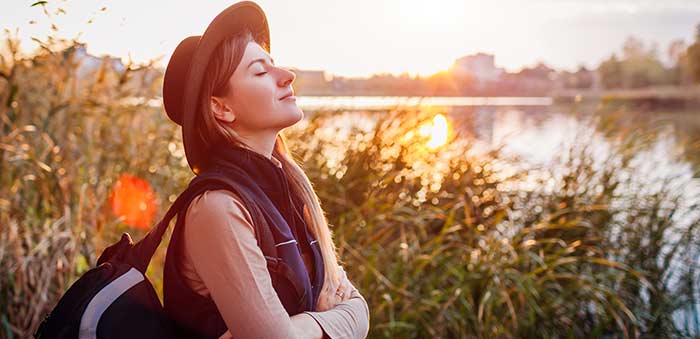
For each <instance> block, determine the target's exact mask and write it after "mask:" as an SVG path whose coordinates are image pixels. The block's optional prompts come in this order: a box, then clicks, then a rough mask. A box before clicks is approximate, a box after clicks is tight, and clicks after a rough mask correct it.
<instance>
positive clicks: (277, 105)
mask: <svg viewBox="0 0 700 339" xmlns="http://www.w3.org/2000/svg"><path fill="white" fill-rule="evenodd" d="M269 45H270V44H269V29H268V24H267V19H266V17H265V14H264V12H263V11H262V9H260V7H259V6H258V5H256V4H255V3H253V2H249V1H243V2H239V3H236V4H234V5H232V6H230V7H229V8H227V9H226V10H224V11H223V12H221V13H220V14H219V15H218V16H217V17H216V18H215V19H214V20H213V21H212V22H211V23H210V25H209V26H208V28H207V30H206V31H205V33H204V34H203V35H202V36H194V37H188V38H186V39H184V40H183V41H182V42H181V43H180V45H178V47H177V48H176V50H175V52H174V53H173V56H172V57H171V59H170V61H169V63H168V67H167V69H166V72H165V77H164V84H163V99H164V104H165V110H166V113H167V114H168V116H169V117H170V118H171V119H172V120H173V121H175V122H176V123H178V124H179V125H181V126H182V131H183V143H184V146H185V153H186V156H187V161H188V163H189V165H190V167H191V168H192V170H193V171H194V172H195V173H196V174H198V175H201V174H202V173H210V172H215V171H216V172H218V173H220V174H224V175H228V176H230V177H231V178H238V179H237V180H238V181H240V183H241V185H244V186H245V185H248V186H247V187H246V190H244V191H245V192H258V193H257V195H256V194H252V195H250V196H247V195H243V194H241V192H236V193H234V192H232V191H229V190H225V189H214V190H207V191H205V192H203V193H202V194H200V195H198V196H197V197H196V198H194V199H193V200H192V202H191V203H190V205H189V207H188V208H187V210H186V213H185V214H184V217H183V216H182V215H178V225H176V227H175V229H174V231H173V235H172V237H171V240H170V244H169V246H168V253H167V256H166V262H165V273H164V280H163V289H164V291H163V292H164V307H165V309H166V312H168V314H169V315H170V316H171V317H172V318H173V319H174V320H175V321H176V322H178V323H179V324H180V325H181V327H182V332H183V335H186V336H197V337H210V338H217V337H218V338H231V337H233V338H322V337H330V338H336V337H343V338H347V337H351V338H356V337H365V336H366V335H367V332H368V329H369V309H368V307H367V303H366V301H365V299H364V298H363V297H362V296H361V295H360V294H359V292H358V291H357V289H356V288H355V287H354V286H353V285H352V283H351V282H350V281H349V280H348V278H347V276H346V275H345V272H344V270H343V269H342V267H340V266H339V265H338V258H337V257H336V252H335V247H334V245H333V241H332V237H331V232H330V230H329V228H328V224H327V221H326V219H325V216H324V214H323V210H322V209H321V206H320V204H319V201H318V199H317V196H316V194H315V193H314V191H313V189H312V185H311V183H310V182H309V180H308V178H307V177H306V175H305V174H304V172H303V171H302V169H301V168H300V167H299V165H297V163H296V162H295V161H294V160H293V159H292V157H291V156H290V154H289V152H288V150H287V147H286V145H285V142H284V138H283V135H282V133H281V131H282V130H283V129H284V128H286V127H289V126H292V125H294V124H295V123H297V122H298V121H300V120H301V119H302V118H303V112H302V111H301V109H300V108H299V107H298V106H297V105H296V101H295V100H296V98H295V97H294V96H293V93H294V92H293V89H292V83H293V81H294V79H295V75H294V73H292V72H290V71H288V70H285V69H283V68H280V67H278V66H276V65H275V64H274V61H273V60H272V58H271V57H270V55H269V51H270V48H269ZM263 193H264V194H263ZM246 194H247V193H246ZM258 206H259V207H260V208H262V210H263V211H264V212H265V213H261V214H258V213H257V212H256V213H252V212H255V211H257V208H258ZM252 207H255V208H254V209H253V210H251V209H250V208H252ZM181 214H182V213H181ZM262 216H265V218H266V219H265V221H266V223H268V224H269V230H271V233H270V234H271V239H272V238H274V241H275V243H274V249H271V250H274V251H275V253H277V254H278V255H277V256H276V257H275V256H270V255H267V254H268V253H264V251H263V249H261V239H262V238H263V236H264V235H265V234H266V233H265V232H262V231H260V230H267V229H266V228H264V227H265V226H263V225H262V224H263V223H262V219H261V217H262ZM181 217H182V218H181ZM181 219H183V220H182V221H181ZM181 223H182V225H180V224H181ZM270 248H272V246H270ZM271 265H274V267H276V269H275V270H274V272H275V274H273V273H272V272H273V271H271V270H270V267H273V266H271ZM278 265H280V266H278ZM279 267H284V269H279ZM278 270H279V271H280V272H282V271H283V272H286V273H285V274H286V276H284V277H286V278H285V279H282V278H280V275H277V274H276V273H277V272H278Z"/></svg>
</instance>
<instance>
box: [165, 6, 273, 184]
mask: <svg viewBox="0 0 700 339" xmlns="http://www.w3.org/2000/svg"><path fill="white" fill-rule="evenodd" d="M245 27H248V28H249V29H250V31H251V32H252V33H253V38H254V39H255V41H257V42H259V43H261V44H262V45H264V47H265V49H266V50H267V52H268V53H269V52H270V29H269V26H268V24H267V17H266V16H265V12H263V10H262V8H260V6H258V4H256V3H255V2H252V1H240V2H237V3H235V4H233V5H231V6H229V7H228V8H226V9H224V10H223V11H222V12H221V13H219V14H218V15H217V16H216V17H215V18H214V20H212V22H211V23H210V24H209V26H208V27H207V29H206V30H205V31H204V34H202V35H201V36H199V35H196V36H189V37H187V38H185V39H183V40H182V41H181V42H180V44H178V45H177V47H176V48H175V51H174V52H173V54H172V56H171V57H170V61H168V66H167V67H166V69H165V75H164V77H163V106H164V107H165V112H166V113H167V114H168V117H169V118H170V120H172V121H174V122H175V123H177V124H178V125H180V126H182V142H183V144H184V146H185V156H186V157H187V162H188V164H189V165H190V168H191V169H192V170H193V171H194V173H196V174H198V169H199V168H201V165H202V163H203V160H205V159H204V157H205V152H204V151H205V150H204V149H203V147H202V141H201V140H200V138H199V137H198V136H197V133H196V131H195V129H194V121H195V117H196V115H197V114H201V113H200V112H197V108H198V99H199V98H198V93H199V92H200V89H201V87H202V80H203V79H204V71H205V70H206V67H207V63H208V62H209V59H210V57H211V56H212V54H213V52H214V50H215V49H216V48H217V47H218V45H219V43H221V41H223V40H224V39H225V38H227V37H229V36H231V35H233V34H235V33H237V32H239V31H240V30H241V29H243V28H245Z"/></svg>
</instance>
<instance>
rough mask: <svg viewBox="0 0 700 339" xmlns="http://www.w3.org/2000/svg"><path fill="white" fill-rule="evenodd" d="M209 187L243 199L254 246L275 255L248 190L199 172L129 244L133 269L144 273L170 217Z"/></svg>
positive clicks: (268, 232)
mask: <svg viewBox="0 0 700 339" xmlns="http://www.w3.org/2000/svg"><path fill="white" fill-rule="evenodd" d="M211 189H227V190H229V191H232V192H234V193H237V194H238V195H239V196H241V197H242V198H243V202H244V203H245V205H246V207H248V209H249V212H250V214H251V217H252V218H253V224H254V227H255V232H256V239H257V241H258V246H260V248H261V249H262V251H263V254H264V255H265V256H272V257H277V248H276V247H275V241H274V237H273V235H272V232H271V231H270V227H269V225H268V223H267V221H266V220H265V218H264V217H263V214H262V212H261V211H260V207H259V206H257V204H255V203H254V202H253V201H252V199H250V198H249V197H250V196H251V195H252V192H250V191H249V190H248V189H247V188H245V187H244V186H243V185H240V184H238V183H237V182H235V181H234V180H231V179H230V178H227V177H226V176H224V175H222V174H217V173H202V174H200V175H198V176H197V177H195V178H194V179H192V181H191V182H190V184H189V185H188V186H187V188H186V189H185V190H184V191H183V192H182V193H181V194H180V195H179V196H178V197H177V199H175V202H173V204H172V205H171V206H170V208H169V209H168V211H167V212H166V213H165V216H164V217H163V219H162V220H161V221H160V222H159V223H158V225H157V226H156V227H154V228H152V229H151V230H150V231H149V232H148V233H147V234H146V235H145V236H144V237H143V238H142V239H141V240H139V241H138V242H137V243H136V244H133V245H132V246H129V247H131V248H130V249H129V250H128V252H129V253H128V254H127V256H126V260H128V261H130V263H131V264H132V265H133V266H134V267H136V269H138V270H139V271H141V272H142V273H144V274H145V272H146V269H147V268H148V265H149V264H150V262H151V258H153V254H154V253H155V251H156V249H158V246H159V245H160V243H161V241H162V239H163V235H164V234H165V231H166V230H167V229H168V227H169V226H170V221H171V220H172V219H173V217H175V215H177V214H178V213H180V212H184V208H186V207H187V206H189V203H190V202H191V201H192V199H194V198H195V197H196V196H197V195H199V194H201V193H202V192H204V191H206V190H211ZM124 239H127V240H128V242H129V243H131V238H130V236H129V235H128V234H127V233H125V234H124V235H122V241H120V242H119V243H117V244H115V245H112V246H110V247H108V248H107V249H105V251H104V252H103V253H110V252H114V249H112V247H116V246H120V247H123V246H124V243H123V242H124ZM107 259H108V257H106V256H105V255H102V256H100V259H98V262H97V265H98V266H99V265H100V264H101V263H102V262H103V261H106V260H107Z"/></svg>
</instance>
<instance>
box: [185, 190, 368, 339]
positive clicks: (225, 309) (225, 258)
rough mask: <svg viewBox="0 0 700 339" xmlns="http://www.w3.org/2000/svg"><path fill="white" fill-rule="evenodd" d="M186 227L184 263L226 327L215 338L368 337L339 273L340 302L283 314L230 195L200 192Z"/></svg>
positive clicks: (359, 308)
mask: <svg viewBox="0 0 700 339" xmlns="http://www.w3.org/2000/svg"><path fill="white" fill-rule="evenodd" d="M185 225H186V226H185V239H186V240H185V253H186V255H187V259H186V261H190V263H191V266H192V267H194V269H195V270H196V277H197V278H198V279H195V280H199V281H194V282H193V284H195V285H196V284H197V283H199V284H201V285H202V288H201V289H202V290H205V292H204V293H205V294H209V295H210V296H211V298H212V300H214V303H215V304H216V305H217V308H218V309H219V312H220V313H221V316H222V318H223V319H224V322H226V325H227V327H228V329H229V330H228V331H227V332H225V333H224V334H222V336H221V337H220V339H221V338H322V337H323V338H364V337H366V336H367V333H368V331H369V308H368V306H367V302H366V301H365V299H364V298H363V297H362V295H360V293H359V292H358V291H357V289H356V288H355V287H354V286H353V285H352V283H351V282H350V280H349V279H348V278H347V276H345V274H344V272H342V271H341V273H342V274H341V277H342V281H341V284H340V287H339V288H341V289H345V290H347V291H350V293H349V295H348V296H347V297H345V298H344V300H343V301H342V302H340V303H337V304H336V305H335V306H334V307H332V308H330V309H328V310H325V311H321V312H303V313H300V314H297V315H294V316H292V317H290V316H289V315H288V314H287V312H286V311H285V309H284V306H282V303H281V301H280V300H279V297H278V296H277V294H276V292H275V290H274V288H273V287H272V281H271V279H270V276H269V273H268V271H267V263H266V261H265V258H264V256H263V253H262V251H261V250H260V248H259V247H258V245H257V241H256V239H255V233H254V227H253V225H252V218H251V217H250V214H249V213H248V211H247V210H246V209H245V206H244V205H243V203H242V202H241V200H240V199H239V198H238V197H237V196H236V195H235V194H233V193H231V192H229V191H226V190H215V191H206V192H204V193H203V194H202V195H200V196H198V197H197V198H195V200H194V201H193V202H192V204H190V207H189V209H188V211H187V216H186V220H185ZM341 270H342V269H341ZM333 292H335V289H332V292H330V293H333ZM325 297H326V298H329V296H325Z"/></svg>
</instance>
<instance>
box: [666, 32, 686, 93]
mask: <svg viewBox="0 0 700 339" xmlns="http://www.w3.org/2000/svg"><path fill="white" fill-rule="evenodd" d="M687 48H688V47H687V46H686V44H685V41H683V39H677V40H674V41H672V42H671V43H670V44H669V45H668V51H667V54H668V60H669V62H670V64H671V67H670V69H669V71H668V73H669V83H671V84H673V85H676V86H680V85H683V84H684V83H685V79H684V78H685V77H684V74H685V73H687V67H688V65H687V60H688V58H687V54H686V50H687Z"/></svg>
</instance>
